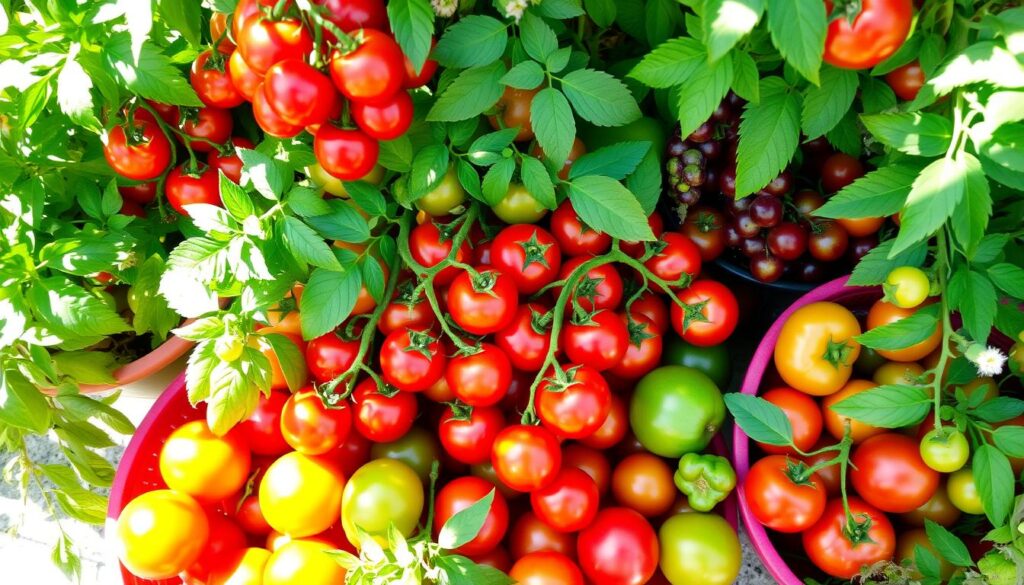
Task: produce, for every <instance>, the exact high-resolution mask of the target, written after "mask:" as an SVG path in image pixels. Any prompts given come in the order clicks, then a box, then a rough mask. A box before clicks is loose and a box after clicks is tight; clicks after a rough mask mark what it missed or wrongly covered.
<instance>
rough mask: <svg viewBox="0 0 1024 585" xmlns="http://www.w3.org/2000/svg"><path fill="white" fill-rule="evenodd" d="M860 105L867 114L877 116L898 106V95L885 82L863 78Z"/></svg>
mask: <svg viewBox="0 0 1024 585" xmlns="http://www.w3.org/2000/svg"><path fill="white" fill-rule="evenodd" d="M860 103H861V106H863V107H862V109H863V111H864V113H865V114H877V113H879V112H882V111H885V110H888V109H890V108H893V107H895V106H896V93H895V92H893V90H892V88H891V87H889V84H888V83H886V82H884V81H879V80H878V79H875V78H873V77H868V78H862V79H861V82H860Z"/></svg>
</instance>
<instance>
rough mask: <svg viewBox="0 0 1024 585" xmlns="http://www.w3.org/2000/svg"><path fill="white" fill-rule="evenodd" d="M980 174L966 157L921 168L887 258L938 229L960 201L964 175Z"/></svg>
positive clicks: (968, 156) (974, 163)
mask: <svg viewBox="0 0 1024 585" xmlns="http://www.w3.org/2000/svg"><path fill="white" fill-rule="evenodd" d="M981 172H982V170H981V164H980V163H979V162H978V159H976V158H974V157H973V156H971V155H970V154H967V153H961V154H960V156H959V157H957V158H952V159H950V158H940V159H938V160H936V161H934V162H932V163H931V164H929V165H928V166H927V167H925V168H924V170H922V171H921V174H919V175H918V176H917V178H916V179H915V180H914V184H913V186H912V187H911V188H910V194H909V195H907V203H906V205H905V206H904V208H903V212H902V213H901V214H900V231H899V235H897V236H896V243H895V244H894V245H893V249H892V252H890V254H897V253H899V252H902V251H903V250H905V249H907V248H908V247H910V246H911V245H913V244H915V243H917V242H920V241H921V240H924V239H926V238H928V237H929V236H931V235H932V233H934V232H935V230H937V229H939V227H941V226H942V224H944V223H945V222H946V220H947V219H948V218H949V216H950V215H952V214H953V210H954V209H956V206H957V205H958V204H959V203H960V201H962V200H963V198H964V195H965V193H966V191H967V177H968V175H970V174H976V173H981Z"/></svg>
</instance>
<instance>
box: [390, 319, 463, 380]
mask: <svg viewBox="0 0 1024 585" xmlns="http://www.w3.org/2000/svg"><path fill="white" fill-rule="evenodd" d="M442 349H443V348H442V346H441V343H440V341H438V339H437V337H435V336H433V335H432V334H431V333H430V332H429V331H422V330H416V329H409V328H405V329H398V330H395V331H392V332H391V333H389V334H388V336H387V337H385V338H384V343H383V344H381V348H380V368H381V376H382V377H383V378H384V381H385V382H386V383H388V384H391V385H392V386H394V387H395V388H398V389H399V390H405V391H406V392H421V391H423V390H426V389H427V388H429V387H430V386H432V385H433V384H434V382H437V380H438V379H439V378H440V377H441V376H442V375H444V371H445V364H446V363H447V361H448V360H447V358H446V357H445V355H444V351H442Z"/></svg>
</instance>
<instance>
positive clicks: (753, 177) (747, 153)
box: [736, 77, 800, 198]
mask: <svg viewBox="0 0 1024 585" xmlns="http://www.w3.org/2000/svg"><path fill="white" fill-rule="evenodd" d="M799 140H800V98H799V96H798V95H797V94H796V93H794V92H793V91H792V89H791V88H790V87H789V85H788V84H786V82H785V81H783V80H782V79H780V78H778V77H767V78H765V79H762V80H761V101H760V102H759V103H757V104H747V108H746V110H745V111H744V112H743V120H742V121H741V122H740V142H739V147H738V149H737V154H736V197H738V198H739V197H746V196H747V195H749V194H751V193H753V192H755V191H757V190H758V189H760V188H762V187H764V186H765V185H767V184H768V183H769V182H770V181H771V180H772V179H774V178H775V177H776V176H778V174H779V173H780V172H782V171H783V170H784V169H785V168H786V166H787V165H789V161H790V160H792V158H793V155H794V154H795V153H796V147H797V143H798V142H799Z"/></svg>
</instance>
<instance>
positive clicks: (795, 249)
mask: <svg viewBox="0 0 1024 585" xmlns="http://www.w3.org/2000/svg"><path fill="white" fill-rule="evenodd" d="M765 240H766V242H767V244H768V250H769V251H770V252H771V253H772V254H774V255H775V256H778V257H779V258H781V259H782V260H796V259H797V258H799V257H800V256H802V255H803V253H804V251H805V250H807V231H806V230H804V228H802V227H800V225H799V224H796V223H793V222H791V221H784V222H782V223H780V224H779V225H777V226H775V227H773V228H772V229H771V230H770V231H769V232H768V237H767V238H766V239H765Z"/></svg>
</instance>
